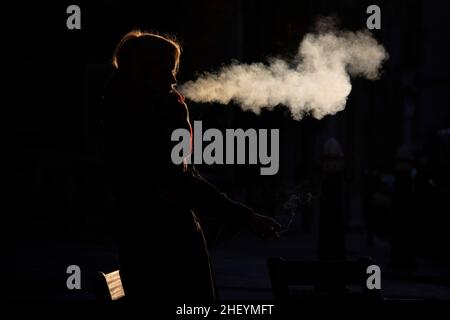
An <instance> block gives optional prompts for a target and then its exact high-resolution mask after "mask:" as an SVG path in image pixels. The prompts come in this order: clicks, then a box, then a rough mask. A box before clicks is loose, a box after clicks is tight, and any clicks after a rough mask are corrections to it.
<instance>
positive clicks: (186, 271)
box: [105, 75, 252, 301]
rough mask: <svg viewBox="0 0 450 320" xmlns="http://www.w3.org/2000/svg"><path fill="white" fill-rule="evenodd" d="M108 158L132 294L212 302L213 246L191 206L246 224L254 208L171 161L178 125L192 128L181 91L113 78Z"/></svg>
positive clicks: (107, 103) (230, 222)
mask: <svg viewBox="0 0 450 320" xmlns="http://www.w3.org/2000/svg"><path fill="white" fill-rule="evenodd" d="M105 106H106V112H107V116H106V120H105V138H106V139H105V163H106V167H107V171H108V172H109V175H110V178H111V181H112V186H113V192H114V197H115V201H116V203H117V205H118V208H119V211H120V227H121V231H120V263H121V266H120V268H121V277H122V282H123V285H124V288H125V294H126V296H127V297H128V299H141V298H142V299H145V298H148V297H149V296H150V293H156V294H157V295H159V296H160V297H161V298H167V299H171V300H172V301H176V300H179V301H199V300H202V301H211V300H213V299H215V297H216V295H215V291H214V285H213V276H212V270H211V266H210V259H209V256H208V250H207V248H206V243H205V239H204V236H203V232H202V230H201V226H200V223H199V221H198V219H197V218H196V216H195V213H194V210H199V211H200V212H201V213H202V214H205V215H210V216H214V217H216V218H218V219H220V220H221V221H222V222H224V223H225V224H228V225H231V226H233V227H242V226H245V225H246V224H247V223H248V220H249V217H250V215H251V212H252V211H251V209H249V208H247V207H245V206H243V205H242V204H239V203H237V202H234V201H232V200H230V199H229V198H227V196H226V195H225V194H223V193H221V192H219V191H218V190H217V189H216V188H215V187H214V186H212V185H211V184H210V183H208V182H207V181H206V180H205V179H203V178H202V177H201V176H200V175H199V174H198V173H197V172H196V171H195V170H194V169H193V167H192V166H188V167H187V168H183V165H174V164H173V162H172V160H171V157H170V154H171V150H172V148H173V146H174V145H175V144H176V142H172V141H171V139H170V138H171V134H172V132H173V130H175V129H177V128H186V129H190V124H189V121H188V110H187V106H186V105H185V104H184V102H183V101H182V98H181V97H180V96H179V95H178V94H175V93H173V94H170V95H167V96H165V97H154V96H151V95H149V94H146V93H145V92H143V91H142V90H137V89H136V87H133V86H132V85H130V84H129V83H128V82H126V81H124V80H123V79H121V78H120V76H118V75H115V76H113V78H112V79H111V81H110V83H109V85H108V89H107V93H106V95H105Z"/></svg>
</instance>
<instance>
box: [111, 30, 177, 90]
mask: <svg viewBox="0 0 450 320" xmlns="http://www.w3.org/2000/svg"><path fill="white" fill-rule="evenodd" d="M180 55H181V45H180V44H179V43H178V42H177V41H175V40H174V39H172V38H169V37H167V36H160V35H158V34H154V33H150V32H143V31H139V30H133V31H131V32H129V33H127V34H126V35H125V36H123V37H122V39H121V40H120V42H119V43H118V44H117V46H116V49H115V51H114V55H113V60H112V63H113V67H114V68H115V69H116V70H117V71H118V72H119V73H120V74H122V75H124V76H125V77H126V78H127V79H129V80H130V81H132V83H133V84H134V85H136V86H138V87H139V88H141V89H144V88H145V89H146V90H149V91H152V92H157V93H168V92H170V90H171V89H172V85H173V84H175V83H176V74H177V72H178V68H179V64H180Z"/></svg>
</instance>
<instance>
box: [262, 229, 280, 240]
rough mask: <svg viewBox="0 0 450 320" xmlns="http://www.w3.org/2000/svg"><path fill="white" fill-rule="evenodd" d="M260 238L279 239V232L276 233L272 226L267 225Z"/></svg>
mask: <svg viewBox="0 0 450 320" xmlns="http://www.w3.org/2000/svg"><path fill="white" fill-rule="evenodd" d="M261 238H262V239H264V240H267V239H279V238H280V234H279V233H278V231H277V230H275V228H274V227H269V228H267V229H266V230H265V231H264V232H263V233H262V234H261Z"/></svg>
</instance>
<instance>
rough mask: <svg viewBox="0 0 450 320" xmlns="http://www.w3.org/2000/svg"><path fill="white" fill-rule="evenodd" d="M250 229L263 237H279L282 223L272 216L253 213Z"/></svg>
mask: <svg viewBox="0 0 450 320" xmlns="http://www.w3.org/2000/svg"><path fill="white" fill-rule="evenodd" d="M248 229H250V230H251V231H252V232H254V233H255V234H256V235H258V236H259V237H260V238H262V239H269V238H272V239H278V238H279V237H280V235H279V233H278V232H279V231H280V230H281V225H280V224H279V223H278V222H276V221H275V220H273V219H272V218H269V217H266V216H263V215H260V214H257V213H253V214H252V216H251V218H250V221H249V224H248Z"/></svg>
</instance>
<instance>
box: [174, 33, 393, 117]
mask: <svg viewBox="0 0 450 320" xmlns="http://www.w3.org/2000/svg"><path fill="white" fill-rule="evenodd" d="M387 56H388V55H387V52H386V50H385V49H384V47H383V46H382V45H380V44H379V43H378V42H377V41H376V40H375V39H374V38H373V37H372V35H371V34H370V33H369V32H366V31H359V32H350V31H327V32H319V33H314V34H313V33H310V34H307V35H306V36H305V37H304V39H303V41H302V42H301V43H300V47H299V50H298V53H297V56H296V57H295V58H294V59H291V60H283V59H271V60H270V61H269V62H268V63H267V64H263V63H253V64H240V63H233V64H231V65H229V66H226V67H224V68H222V69H221V70H220V71H219V72H217V73H210V72H208V73H205V74H203V75H202V76H200V77H199V78H198V79H196V80H194V81H188V82H186V83H184V84H183V85H182V86H181V87H180V91H181V93H182V94H184V95H185V96H186V97H187V98H188V99H190V100H192V101H195V102H214V103H220V104H228V103H230V102H234V103H236V104H238V105H240V106H241V108H242V109H243V110H251V111H253V112H255V113H257V114H258V113H259V112H260V111H261V109H262V108H268V109H271V108H273V107H275V106H277V105H284V106H286V107H288V108H289V110H290V112H291V114H292V116H293V118H294V119H296V120H300V119H301V118H302V117H303V116H304V115H305V114H310V115H311V116H313V117H314V118H317V119H321V118H323V117H324V116H326V115H332V114H335V113H337V112H339V111H341V110H343V109H344V108H345V104H346V102H347V97H348V95H349V94H350V92H351V89H352V85H351V82H350V76H352V77H356V76H362V77H364V78H366V79H369V80H375V79H377V78H378V77H379V74H380V70H381V66H382V63H383V61H385V60H386V59H387Z"/></svg>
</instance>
